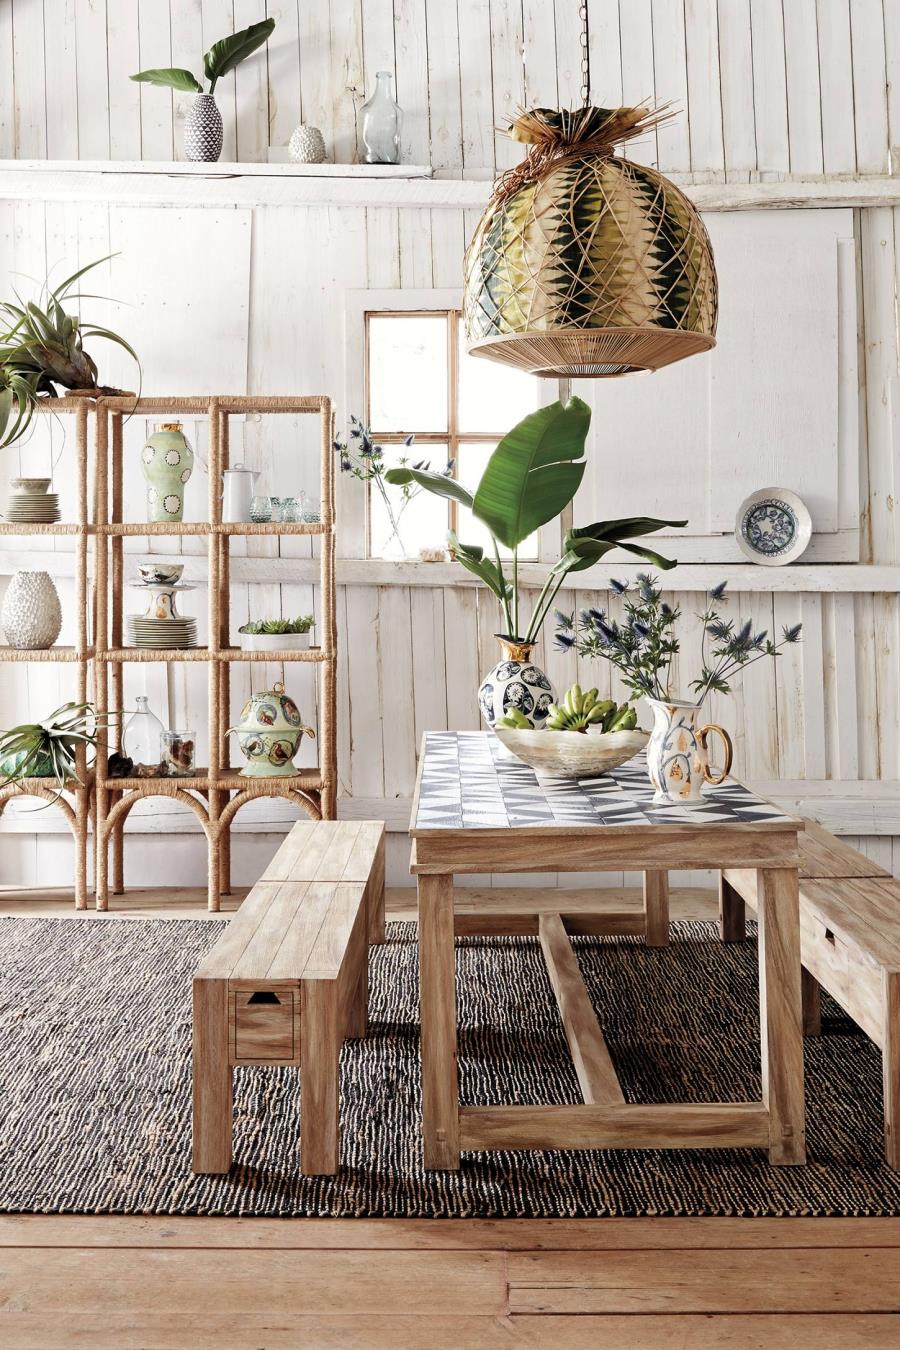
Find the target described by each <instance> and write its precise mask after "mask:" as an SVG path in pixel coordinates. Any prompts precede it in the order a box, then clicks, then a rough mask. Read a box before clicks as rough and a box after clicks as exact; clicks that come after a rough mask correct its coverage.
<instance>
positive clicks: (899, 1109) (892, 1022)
mask: <svg viewBox="0 0 900 1350" xmlns="http://www.w3.org/2000/svg"><path fill="white" fill-rule="evenodd" d="M881 1054H882V1064H883V1069H884V1152H885V1157H886V1158H887V1163H888V1167H893V1168H894V1169H895V1170H900V974H898V973H897V972H896V971H890V970H886V971H885V973H884V1037H883V1044H882V1051H881Z"/></svg>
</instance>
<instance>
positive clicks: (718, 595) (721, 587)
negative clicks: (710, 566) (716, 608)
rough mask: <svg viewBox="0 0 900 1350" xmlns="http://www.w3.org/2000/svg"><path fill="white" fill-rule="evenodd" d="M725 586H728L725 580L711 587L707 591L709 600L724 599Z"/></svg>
mask: <svg viewBox="0 0 900 1350" xmlns="http://www.w3.org/2000/svg"><path fill="white" fill-rule="evenodd" d="M727 586H728V582H727V581H720V582H719V584H718V586H713V587H711V589H710V591H709V598H710V600H724V599H725V590H726V587H727Z"/></svg>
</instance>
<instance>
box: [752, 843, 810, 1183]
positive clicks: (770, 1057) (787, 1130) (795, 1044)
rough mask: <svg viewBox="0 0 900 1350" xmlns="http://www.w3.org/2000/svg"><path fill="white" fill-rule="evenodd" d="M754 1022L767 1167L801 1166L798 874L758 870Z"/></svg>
mask: <svg viewBox="0 0 900 1350" xmlns="http://www.w3.org/2000/svg"><path fill="white" fill-rule="evenodd" d="M757 896H758V899H757V906H758V922H759V1020H760V1042H761V1050H762V1089H763V1104H764V1106H765V1107H766V1109H767V1110H768V1112H769V1162H771V1163H782V1164H784V1163H803V1162H805V1161H806V1108H805V1101H804V1096H803V1018H802V1010H801V1003H800V906H799V901H798V882H797V869H796V868H791V867H764V868H760V869H759V870H758V871H757Z"/></svg>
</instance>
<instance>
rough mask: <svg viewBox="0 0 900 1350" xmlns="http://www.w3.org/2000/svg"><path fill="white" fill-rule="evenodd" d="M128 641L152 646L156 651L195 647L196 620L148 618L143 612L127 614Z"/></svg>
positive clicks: (132, 643)
mask: <svg viewBox="0 0 900 1350" xmlns="http://www.w3.org/2000/svg"><path fill="white" fill-rule="evenodd" d="M128 641H129V643H130V644H131V646H132V647H152V648H156V650H157V651H159V650H161V649H165V650H168V649H170V648H173V647H196V645H197V620H196V619H148V618H147V617H146V615H143V614H129V615H128Z"/></svg>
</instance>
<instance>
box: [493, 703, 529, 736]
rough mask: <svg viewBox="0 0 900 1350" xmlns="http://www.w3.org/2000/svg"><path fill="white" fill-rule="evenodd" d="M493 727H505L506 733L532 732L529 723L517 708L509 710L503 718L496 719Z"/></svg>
mask: <svg viewBox="0 0 900 1350" xmlns="http://www.w3.org/2000/svg"><path fill="white" fill-rule="evenodd" d="M494 725H495V726H498V727H505V728H506V729H507V730H508V731H533V730H534V728H533V727H532V725H531V723H530V722H529V720H528V718H527V717H526V716H525V714H524V713H521V712H519V709H518V708H510V710H509V712H508V713H506V714H505V716H503V717H498V718H497V721H496V722H495V723H494Z"/></svg>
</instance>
